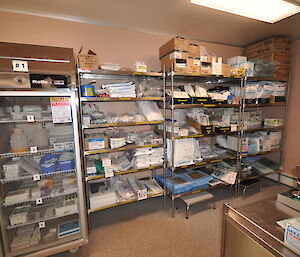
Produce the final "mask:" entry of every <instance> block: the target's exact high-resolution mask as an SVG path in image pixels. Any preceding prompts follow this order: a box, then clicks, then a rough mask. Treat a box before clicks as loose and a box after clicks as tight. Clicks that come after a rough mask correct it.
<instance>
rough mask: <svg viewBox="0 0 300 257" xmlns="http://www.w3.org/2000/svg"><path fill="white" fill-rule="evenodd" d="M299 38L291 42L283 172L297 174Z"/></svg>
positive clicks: (299, 159) (299, 151) (299, 149)
mask: <svg viewBox="0 0 300 257" xmlns="http://www.w3.org/2000/svg"><path fill="white" fill-rule="evenodd" d="M299 96H300V40H297V41H294V43H293V62H292V78H291V87H290V94H289V103H288V116H287V129H286V139H285V156H284V164H285V165H284V172H285V173H287V174H289V175H292V176H297V174H296V170H295V165H296V164H297V163H299V164H300V132H299V130H300V101H299Z"/></svg>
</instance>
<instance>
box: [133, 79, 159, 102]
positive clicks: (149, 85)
mask: <svg viewBox="0 0 300 257" xmlns="http://www.w3.org/2000/svg"><path fill="white" fill-rule="evenodd" d="M162 95H163V86H162V85H161V83H159V82H158V81H157V80H156V79H154V78H150V77H148V78H145V79H143V80H142V81H141V82H140V83H139V84H138V86H137V96H138V97H142V96H143V97H161V96H162Z"/></svg>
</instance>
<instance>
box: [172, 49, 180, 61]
mask: <svg viewBox="0 0 300 257" xmlns="http://www.w3.org/2000/svg"><path fill="white" fill-rule="evenodd" d="M173 59H182V53H181V52H178V51H174V52H172V53H171V54H170V60H173Z"/></svg>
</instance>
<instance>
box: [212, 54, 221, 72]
mask: <svg viewBox="0 0 300 257" xmlns="http://www.w3.org/2000/svg"><path fill="white" fill-rule="evenodd" d="M211 73H212V74H213V75H222V58H221V57H219V58H216V57H212V58H211Z"/></svg>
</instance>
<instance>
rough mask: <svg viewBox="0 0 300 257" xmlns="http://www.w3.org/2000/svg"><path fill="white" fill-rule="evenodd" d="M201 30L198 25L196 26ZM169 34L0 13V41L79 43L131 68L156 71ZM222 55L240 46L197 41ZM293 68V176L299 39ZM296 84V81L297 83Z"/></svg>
mask: <svg viewBox="0 0 300 257" xmlns="http://www.w3.org/2000/svg"><path fill="white" fill-rule="evenodd" d="M199 29H201V28H199ZM169 38H170V37H169V36H164V35H157V34H150V33H143V32H137V31H130V30H124V29H118V28H114V27H105V26H98V25H91V24H84V23H78V22H70V21H63V20H58V19H51V18H42V17H37V16H29V15H23V14H14V13H6V12H0V41H5V42H15V43H27V44H41V45H51V46H62V47H72V48H74V51H75V52H76V53H77V52H78V50H79V48H80V47H81V46H83V47H84V50H85V51H87V49H91V50H93V51H94V52H96V53H97V54H98V55H99V59H100V63H101V62H112V63H119V64H120V65H121V66H122V67H131V66H132V64H133V63H134V62H135V61H136V60H143V61H145V62H146V63H147V64H148V66H149V67H150V69H152V70H156V71H157V70H159V69H160V62H159V60H158V48H159V46H160V45H162V44H163V43H165V42H166V41H167V40H168V39H169ZM200 44H201V45H203V46H206V47H208V48H210V49H211V50H212V51H214V52H215V53H216V54H217V55H218V56H222V57H223V58H227V57H231V56H235V55H240V54H241V53H242V48H240V47H231V46H225V45H220V44H213V43H205V42H200ZM293 67H294V69H293V74H294V75H293V79H292V85H293V86H292V89H291V97H290V101H289V115H288V128H287V133H286V142H285V150H286V151H285V152H286V154H285V160H284V161H285V171H284V172H285V173H287V174H291V175H294V176H295V175H296V172H295V170H294V167H295V164H296V163H297V162H299V163H300V151H299V150H298V148H299V146H298V145H299V143H300V135H299V136H298V137H297V132H298V128H299V127H300V115H299V113H298V112H299V111H298V109H299V106H300V104H299V100H298V96H299V95H300V85H299V86H298V85H297V81H300V72H299V70H300V41H296V42H295V43H294V66H293ZM298 84H299V82H298Z"/></svg>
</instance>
